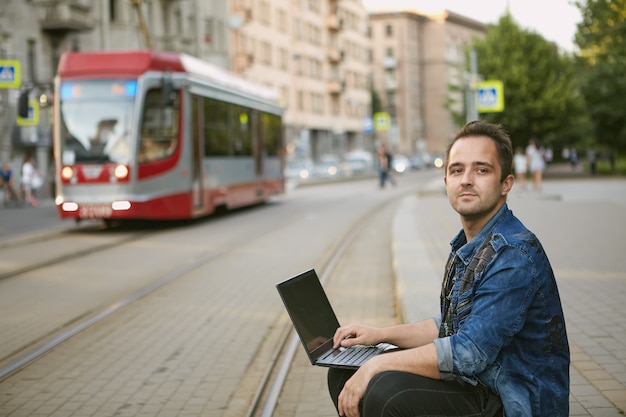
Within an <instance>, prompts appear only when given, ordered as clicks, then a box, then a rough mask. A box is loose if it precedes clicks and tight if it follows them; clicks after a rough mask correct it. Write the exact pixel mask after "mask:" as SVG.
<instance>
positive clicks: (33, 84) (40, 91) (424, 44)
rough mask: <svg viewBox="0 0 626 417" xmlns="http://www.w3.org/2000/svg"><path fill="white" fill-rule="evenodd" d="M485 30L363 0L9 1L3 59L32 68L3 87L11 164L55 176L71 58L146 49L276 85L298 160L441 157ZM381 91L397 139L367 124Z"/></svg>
mask: <svg viewBox="0 0 626 417" xmlns="http://www.w3.org/2000/svg"><path fill="white" fill-rule="evenodd" d="M33 16H35V20H36V25H35V26H34V27H33V26H32V25H31V24H30V22H32V21H33ZM485 30H486V26H485V25H483V24H482V23H479V22H476V21H473V20H471V19H467V18H464V17H463V16H459V15H456V14H454V13H450V12H442V13H440V14H436V15H427V14H421V13H419V12H414V11H398V12H385V13H368V11H367V10H366V9H365V8H364V6H363V4H362V2H361V0H222V1H203V0H186V1H176V0H55V1H50V0H4V2H3V7H2V8H1V9H0V59H3V60H10V62H14V61H19V62H20V63H21V70H20V72H21V79H22V83H21V86H20V87H19V88H2V89H0V160H2V161H7V160H11V161H12V162H13V164H14V167H15V168H16V171H19V165H20V163H21V159H22V157H23V155H24V154H30V155H32V156H35V158H36V162H37V165H38V166H39V168H40V170H41V171H42V172H43V173H44V174H47V175H46V176H47V177H48V178H52V175H50V173H51V168H52V167H51V161H52V134H51V132H52V129H51V123H52V122H51V111H50V103H51V102H52V100H51V97H52V93H53V91H52V85H53V80H54V76H55V73H56V68H57V65H58V61H59V59H60V56H61V54H62V53H63V52H65V51H72V50H73V51H78V50H85V51H93V50H121V49H143V48H153V49H158V50H173V51H178V52H184V53H187V54H190V55H193V56H196V57H198V58H200V59H202V60H205V61H208V62H211V63H213V64H216V65H218V66H220V67H223V68H225V69H228V70H231V71H233V72H235V73H238V74H240V75H242V76H244V77H245V78H248V79H249V80H251V81H254V82H257V83H260V84H263V85H265V86H269V87H271V88H273V89H275V90H276V91H277V92H278V93H279V94H280V96H281V97H282V102H283V105H284V108H285V113H284V125H285V144H286V146H287V151H288V154H289V155H291V156H294V157H301V158H308V159H312V160H317V159H318V158H320V157H322V156H324V155H327V154H333V155H338V156H342V155H344V154H345V153H347V152H349V151H352V150H357V149H363V150H366V151H373V150H374V149H375V147H376V146H377V144H378V143H379V142H383V143H388V144H390V145H392V148H393V150H394V152H398V153H405V154H412V153H415V152H417V151H420V150H423V151H429V152H431V153H433V152H438V151H440V150H442V149H443V148H444V147H445V144H446V143H447V141H448V140H449V139H450V137H451V135H452V134H453V133H454V131H455V130H456V128H457V127H455V126H454V124H453V123H452V118H451V116H450V112H449V110H448V108H447V107H446V105H445V104H446V103H447V102H448V101H449V100H450V99H451V97H450V89H449V86H450V85H463V83H464V82H465V78H464V77H465V76H466V73H465V67H466V65H465V54H464V49H463V48H464V46H465V45H467V44H468V43H469V42H470V41H471V39H472V37H473V36H482V35H483V34H484V32H485ZM4 62H6V61H4ZM372 88H373V89H375V91H376V93H377V95H378V96H379V97H380V98H381V99H382V102H383V106H384V108H385V110H386V111H387V112H388V113H389V114H390V115H391V116H392V117H391V121H392V123H391V126H390V129H389V130H388V131H385V132H373V133H372V132H371V131H370V130H369V128H366V124H367V123H366V122H367V119H368V118H369V117H370V116H371V114H372V106H371V99H372V92H371V90H372ZM25 90H27V91H28V93H29V99H30V100H31V101H32V100H34V101H35V102H37V103H38V110H39V113H40V114H39V122H38V124H37V125H36V126H19V125H18V124H17V123H16V107H17V101H18V96H19V95H20V92H23V91H25ZM451 101H452V102H453V103H456V104H455V105H457V106H462V103H463V99H462V97H456V98H455V97H452V100H451Z"/></svg>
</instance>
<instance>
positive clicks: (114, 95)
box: [60, 80, 137, 165]
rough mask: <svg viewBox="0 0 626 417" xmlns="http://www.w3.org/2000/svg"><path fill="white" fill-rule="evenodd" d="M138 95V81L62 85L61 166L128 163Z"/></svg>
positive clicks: (102, 81)
mask: <svg viewBox="0 0 626 417" xmlns="http://www.w3.org/2000/svg"><path fill="white" fill-rule="evenodd" d="M136 92H137V81H136V80H76V81H66V82H63V83H62V84H61V90H60V129H61V130H60V133H61V134H60V151H61V155H62V163H63V164H64V165H72V164H75V163H94V164H97V163H102V164H104V163H118V164H127V163H129V162H130V159H131V150H132V146H131V144H130V130H131V121H132V118H133V117H132V116H133V105H134V101H135V95H136Z"/></svg>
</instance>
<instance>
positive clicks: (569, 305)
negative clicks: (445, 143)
mask: <svg viewBox="0 0 626 417" xmlns="http://www.w3.org/2000/svg"><path fill="white" fill-rule="evenodd" d="M564 174H566V173H564ZM583 177H587V176H584V175H578V179H577V180H576V181H571V177H568V179H565V180H564V179H563V178H562V177H560V176H559V178H560V179H557V180H550V181H546V182H545V183H544V189H543V192H541V193H533V192H519V191H516V192H513V193H512V194H510V197H509V207H510V208H511V209H512V210H513V211H514V212H515V213H516V215H518V217H520V219H521V220H522V221H523V222H524V223H525V224H526V225H527V226H528V227H529V228H530V229H531V230H532V231H534V232H535V233H536V234H537V235H538V236H539V238H540V240H541V241H542V243H543V245H544V247H545V248H546V251H547V252H548V255H549V256H550V258H551V262H552V266H553V269H554V270H555V274H556V276H557V280H558V282H559V290H560V293H561V298H562V301H563V307H564V310H565V316H566V317H565V319H566V323H567V330H568V335H569V340H570V350H571V360H572V363H571V368H570V376H571V396H570V416H606V417H609V416H611V417H617V416H621V415H623V414H624V411H625V410H626V326H625V325H624V323H623V317H626V307H625V306H626V261H624V260H623V256H622V255H621V254H620V252H621V248H623V247H624V245H625V244H626V238H625V237H624V233H623V232H624V225H625V222H624V218H623V213H624V209H625V208H626V180H620V179H596V178H594V179H589V178H583ZM555 178H556V177H555ZM616 228H617V229H616ZM459 229H460V222H459V220H458V215H456V213H454V212H453V211H452V210H451V208H450V206H449V203H448V200H447V197H445V189H444V188H443V185H442V183H441V181H439V180H437V181H434V182H433V183H432V184H429V186H427V187H426V188H425V189H424V190H423V191H422V192H421V193H420V194H419V195H415V196H409V197H406V198H405V199H404V200H403V201H402V204H401V205H400V207H399V209H398V210H397V212H396V216H395V219H394V226H393V258H394V267H395V276H396V282H397V288H396V296H397V297H398V303H399V307H400V311H401V314H402V320H403V321H415V320H420V319H422V318H424V317H425V314H427V312H428V311H433V307H435V308H436V304H437V302H438V294H439V285H440V282H441V274H442V273H443V265H444V264H445V261H446V259H447V256H448V253H449V241H450V240H451V238H452V237H453V236H454V235H455V234H456V232H457V231H458V230H459ZM618 230H619V232H618ZM416 277H419V279H416ZM415 300H420V302H419V303H416V301H415ZM423 300H434V303H433V302H429V303H428V304H427V305H425V304H424V303H423V302H422V301H423Z"/></svg>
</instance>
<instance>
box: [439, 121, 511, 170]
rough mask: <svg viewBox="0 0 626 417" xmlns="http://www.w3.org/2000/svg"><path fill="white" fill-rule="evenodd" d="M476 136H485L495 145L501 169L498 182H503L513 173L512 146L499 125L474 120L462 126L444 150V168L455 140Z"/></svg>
mask: <svg viewBox="0 0 626 417" xmlns="http://www.w3.org/2000/svg"><path fill="white" fill-rule="evenodd" d="M476 136H486V137H488V138H490V139H491V140H492V141H493V142H494V143H495V144H496V151H497V153H498V161H499V162H500V168H501V174H500V181H504V180H505V178H506V177H508V176H509V175H511V174H512V173H513V145H512V144H511V138H510V137H509V135H508V134H507V133H506V132H505V131H504V128H503V127H502V125H499V124H492V123H487V122H484V121H482V120H476V121H474V122H469V123H468V124H466V125H465V126H463V127H462V128H461V130H459V132H458V133H457V134H456V136H455V137H454V139H453V140H452V142H451V143H450V144H449V145H448V148H447V149H446V161H445V165H444V166H445V167H446V168H447V167H448V161H449V158H450V149H452V145H454V143H455V142H456V141H457V140H459V139H462V138H467V137H476Z"/></svg>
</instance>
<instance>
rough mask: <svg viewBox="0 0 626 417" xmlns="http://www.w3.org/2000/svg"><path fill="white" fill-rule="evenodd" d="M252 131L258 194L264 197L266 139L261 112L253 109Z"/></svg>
mask: <svg viewBox="0 0 626 417" xmlns="http://www.w3.org/2000/svg"><path fill="white" fill-rule="evenodd" d="M252 129H253V130H252V131H253V132H254V139H253V140H254V148H253V149H254V172H255V176H256V181H255V183H256V196H257V197H260V198H262V197H263V196H264V193H263V180H264V177H265V165H264V161H265V140H264V138H263V133H264V129H263V120H262V118H261V113H259V112H258V111H256V110H252Z"/></svg>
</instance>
